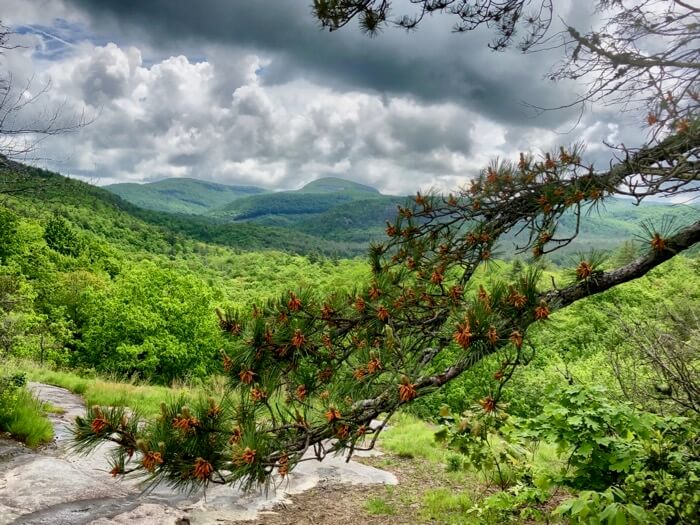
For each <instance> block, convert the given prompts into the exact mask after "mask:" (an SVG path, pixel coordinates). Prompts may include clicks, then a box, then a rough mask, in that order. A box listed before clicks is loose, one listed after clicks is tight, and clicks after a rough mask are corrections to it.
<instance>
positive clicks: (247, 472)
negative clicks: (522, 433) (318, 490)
mask: <svg viewBox="0 0 700 525" xmlns="http://www.w3.org/2000/svg"><path fill="white" fill-rule="evenodd" d="M529 3H531V2H527V1H523V0H504V1H502V2H478V1H477V2H468V1H464V2H462V1H450V0H447V1H442V0H441V1H433V0H416V1H415V2H413V4H419V5H422V6H423V7H424V9H425V13H429V12H440V11H446V12H448V13H451V14H452V15H457V16H459V17H460V19H462V20H463V21H464V24H465V25H462V26H458V27H457V29H458V30H468V29H471V28H473V27H474V26H475V25H479V24H480V23H490V22H499V23H502V24H508V23H510V22H512V23H513V25H512V26H511V29H512V28H513V27H516V25H517V24H518V23H521V22H522V21H523V19H522V14H521V11H522V7H523V6H524V5H525V4H529ZM657 3H658V2H643V3H642V4H643V5H642V7H641V8H648V9H647V10H646V11H644V12H643V13H642V14H643V15H644V17H647V18H648V17H657V21H658V24H657V25H654V24H655V23H654V22H650V21H649V20H648V19H647V18H644V17H642V19H640V18H639V17H640V16H641V15H640V11H639V10H638V9H637V8H629V9H628V8H626V7H625V3H624V2H607V1H605V0H603V1H602V2H601V6H602V7H611V8H614V9H617V11H616V15H615V16H616V17H617V18H616V20H617V22H618V31H619V35H620V37H619V39H617V40H609V39H606V37H605V35H604V34H602V33H601V34H600V35H599V36H598V37H596V38H593V37H591V36H590V35H588V36H581V35H579V37H580V38H579V37H576V36H575V35H573V36H571V38H573V39H574V40H576V41H578V43H579V44H580V47H579V48H577V49H578V50H576V49H575V50H573V51H572V53H573V55H571V56H570V60H571V62H570V63H571V64H576V63H577V62H576V61H577V60H584V64H589V65H590V64H591V62H588V60H593V58H591V57H595V56H597V58H598V63H597V64H598V66H599V67H601V68H603V69H602V70H601V72H599V73H600V75H599V76H598V77H597V78H598V79H602V78H604V75H605V74H607V73H608V72H609V71H608V70H607V69H605V68H604V67H603V66H605V64H606V63H607V64H608V65H609V66H610V67H613V66H614V64H618V65H619V64H622V67H624V68H625V69H624V71H623V72H621V73H620V71H619V69H618V70H617V73H616V74H617V82H618V83H622V84H620V85H622V86H623V87H620V88H619V89H626V88H625V87H624V86H631V85H633V84H634V82H635V81H636V79H637V78H638V77H637V76H636V75H637V73H639V71H646V72H648V73H649V74H652V75H656V76H655V77H654V78H656V79H657V80H659V81H660V82H661V83H662V84H663V83H665V82H666V80H667V78H666V77H664V78H661V76H663V75H667V74H668V73H669V71H675V73H674V74H673V78H675V83H674V84H673V86H674V87H673V88H670V87H669V89H670V92H669V93H666V92H665V89H664V91H663V92H661V93H662V95H661V96H662V98H661V99H659V98H658V97H659V92H658V89H657V88H658V86H655V85H652V86H651V89H650V90H649V91H647V92H645V93H643V95H645V96H648V98H645V99H644V100H645V102H644V104H645V105H644V106H643V109H644V111H647V110H648V111H649V115H652V113H651V110H654V111H655V113H653V115H654V118H653V119H652V118H648V123H647V124H648V126H649V130H650V139H649V141H648V143H647V144H645V145H642V146H641V147H638V148H635V149H630V148H625V149H621V150H620V156H619V158H618V159H617V161H616V162H613V163H611V165H610V166H607V167H606V169H603V170H598V169H596V168H595V167H593V166H591V165H590V164H588V163H587V162H586V161H585V160H584V159H583V153H582V148H581V147H580V146H571V147H561V148H559V149H558V151H550V152H548V153H544V154H543V155H541V156H540V155H534V154H529V153H525V152H524V153H522V154H520V156H519V158H517V159H511V160H510V161H500V162H494V163H492V164H491V165H490V166H488V167H487V168H486V169H484V170H483V172H482V173H481V174H480V176H479V177H478V178H476V179H475V180H473V181H472V182H471V185H470V186H469V187H466V188H462V189H460V190H458V191H455V192H454V193H452V194H449V195H439V194H418V195H416V196H415V198H414V199H413V200H412V201H410V202H409V203H407V204H406V205H405V206H402V207H400V208H399V209H398V214H397V217H396V219H395V221H393V222H391V223H389V224H387V228H386V234H387V238H386V241H385V242H383V243H381V244H377V245H374V246H372V247H371V250H370V256H369V259H370V263H371V267H372V276H371V278H370V279H369V281H368V282H367V283H365V284H364V285H362V286H358V288H357V289H356V290H354V291H353V292H352V293H336V294H333V295H331V296H329V297H318V296H316V295H315V294H314V293H313V291H312V290H308V289H305V290H289V292H288V293H286V294H284V295H283V296H282V297H279V298H278V299H277V300H273V301H269V302H267V303H266V304H261V305H255V306H253V307H252V308H251V309H250V311H246V312H221V311H220V312H218V315H219V320H220V327H221V329H222V330H223V331H225V332H226V333H227V334H228V337H229V338H230V341H231V343H230V345H229V346H228V347H227V348H226V350H225V351H224V352H223V354H222V362H223V368H224V370H225V372H226V374H227V376H228V379H229V382H230V389H229V391H228V393H227V394H226V395H225V396H224V397H223V398H221V399H207V400H202V401H199V402H197V403H193V404H191V405H190V406H187V405H186V403H185V402H184V401H183V400H180V401H175V402H170V403H163V405H162V413H161V415H160V416H159V417H158V418H156V419H155V420H152V421H145V420H142V418H140V417H139V416H138V414H132V415H129V414H127V413H126V412H125V411H124V410H123V409H120V408H102V407H92V408H90V409H89V410H88V413H87V416H86V417H84V418H79V420H78V422H77V426H76V430H75V437H76V442H77V444H78V446H79V447H80V448H81V449H83V450H90V449H92V448H93V447H94V446H96V445H98V444H100V443H102V442H105V441H111V442H114V443H116V445H117V446H116V447H115V448H114V449H113V457H112V461H113V470H112V473H113V474H114V475H115V476H121V475H126V474H129V473H132V472H136V473H141V474H144V475H146V476H147V477H148V478H149V479H151V480H154V481H161V480H164V481H167V482H170V483H172V484H175V485H184V486H189V487H194V486H199V485H201V484H207V483H233V482H241V483H242V484H243V485H244V486H248V485H252V484H256V483H264V482H266V481H269V480H270V479H271V476H272V475H273V474H275V473H276V474H277V475H279V476H285V475H287V474H288V473H289V471H290V470H291V469H292V468H293V467H294V466H295V465H296V464H297V463H298V462H299V461H301V460H302V459H303V458H304V457H306V456H305V455H307V454H308V452H309V451H312V452H313V455H314V456H315V457H316V458H318V459H321V458H323V457H324V456H325V455H326V454H328V453H333V452H341V451H346V452H349V453H352V452H353V451H354V450H357V449H359V448H366V447H372V446H373V445H374V443H375V441H376V439H377V436H378V435H379V433H380V432H381V430H382V428H383V427H384V424H385V423H386V421H387V420H388V419H389V418H390V417H391V416H392V415H393V414H394V413H395V412H396V411H397V410H399V409H401V407H403V406H404V405H406V404H409V403H411V402H413V401H414V400H416V399H418V398H420V397H422V396H425V395H427V394H429V393H431V392H433V391H435V390H436V389H438V388H440V387H442V386H443V385H445V384H446V383H448V382H450V381H452V380H454V379H456V378H458V377H459V376H460V375H462V374H465V373H469V371H470V369H472V368H473V367H474V366H476V365H477V364H478V363H479V362H480V361H482V360H483V359H485V358H487V357H489V356H497V359H498V360H499V362H500V363H501V366H500V369H499V370H498V371H497V373H496V374H495V375H494V377H493V379H492V381H493V388H492V389H491V391H492V392H493V395H489V396H486V397H484V398H483V399H481V400H475V401H479V403H480V405H481V407H482V409H483V411H484V412H486V413H494V412H495V411H497V410H498V409H499V401H500V400H499V392H500V391H501V388H502V385H503V384H504V382H505V381H507V380H508V378H509V377H511V376H512V374H513V372H514V370H515V369H516V367H518V366H520V365H522V363H523V362H524V361H525V356H524V348H525V346H524V344H525V341H526V338H527V332H528V329H529V328H530V327H531V326H533V325H534V324H537V323H546V322H547V320H548V318H549V317H550V316H551V315H552V313H553V312H555V311H557V310H559V309H561V308H565V307H567V306H568V305H570V304H572V303H574V302H576V301H579V300H582V299H585V298H586V297H589V296H591V295H594V294H598V293H601V292H604V291H606V290H609V289H611V288H613V287H615V286H618V285H620V284H622V283H625V282H628V281H630V280H633V279H636V278H639V277H641V276H643V275H645V274H646V273H647V272H649V271H650V270H652V269H653V268H655V267H657V266H658V265H660V264H662V263H663V262H665V261H667V260H669V259H671V258H672V257H674V256H676V255H678V254H679V253H681V252H683V251H684V250H686V249H688V248H690V247H692V246H693V245H695V244H696V243H698V242H700V220H698V221H696V222H694V223H692V224H689V225H686V226H683V227H679V228H674V227H672V225H669V224H666V225H663V224H662V225H657V226H654V225H647V229H646V232H645V234H644V235H645V237H644V238H643V242H642V246H641V250H640V253H639V255H638V256H637V257H634V258H633V259H632V260H630V261H626V263H625V264H624V265H623V266H620V267H618V268H614V269H612V270H605V269H603V268H602V267H601V266H600V260H599V257H597V255H596V254H592V255H591V256H583V257H581V259H580V260H579V261H578V262H577V264H576V265H575V267H574V268H573V269H572V272H571V281H570V282H568V283H566V284H565V285H560V286H558V287H547V286H546V285H547V283H544V282H543V281H542V279H541V278H540V274H539V272H538V270H537V269H536V267H535V266H533V267H530V268H529V269H527V270H526V271H523V272H521V273H519V274H513V275H512V276H511V279H510V280H508V279H506V278H502V279H501V280H493V281H491V282H490V283H488V284H482V285H475V284H474V277H475V273H476V272H477V270H478V269H480V268H482V267H485V268H486V270H488V267H489V265H490V264H491V263H492V261H493V259H494V254H495V253H496V250H497V247H498V241H499V239H501V238H502V237H503V236H504V235H505V234H507V233H509V232H510V233H513V232H521V235H520V237H519V238H521V239H524V241H523V242H522V246H520V248H521V251H522V252H529V253H530V254H531V255H532V257H534V258H535V259H538V258H540V257H542V256H544V255H545V254H547V253H550V252H552V251H554V250H556V249H559V248H561V247H563V246H565V245H567V244H568V243H570V242H571V241H572V240H573V237H575V233H574V235H573V236H566V235H562V234H561V232H560V228H559V224H560V220H561V219H562V217H563V216H564V215H573V216H574V217H575V218H576V224H577V226H578V225H580V223H581V222H582V221H585V220H587V219H586V217H587V214H586V213H587V212H588V211H589V210H590V209H592V208H596V207H597V206H599V205H600V204H601V203H603V202H604V201H605V199H606V198H608V197H610V196H612V195H632V196H634V197H635V198H637V199H638V200H642V199H644V198H646V197H648V196H652V195H653V196H669V195H678V194H679V193H681V192H690V191H696V188H697V182H698V181H699V180H700V174H699V173H698V164H697V163H698V154H699V153H700V121H699V120H698V104H697V96H698V95H697V93H698V91H697V82H696V81H694V80H690V79H694V78H697V71H698V70H700V60H698V53H700V52H699V51H698V50H697V49H694V48H693V49H691V44H690V43H689V42H692V41H693V40H692V39H690V40H689V41H688V40H687V39H685V40H684V38H685V37H683V36H682V35H680V34H679V33H675V31H676V30H678V31H681V30H682V28H684V27H686V26H688V28H686V29H685V31H686V33H688V32H690V33H692V32H693V31H697V30H698V29H697V27H700V25H696V26H692V27H690V26H691V25H692V24H690V21H692V20H697V18H698V14H699V13H700V10H697V9H695V8H693V7H692V6H689V5H687V4H685V3H682V2H678V1H676V2H668V3H667V4H668V5H669V6H671V7H673V9H676V11H674V12H670V14H669V12H667V11H659V10H655V8H653V7H654V6H653V5H652V4H657ZM662 3H663V2H662ZM486 4H488V6H490V7H488V10H487V11H483V8H482V10H480V8H478V6H484V5H486ZM390 5H391V2H390V1H387V0H360V1H356V0H318V1H316V2H315V7H316V14H317V16H318V17H319V19H320V20H321V21H322V23H323V24H324V25H326V26H328V27H331V28H340V27H342V26H343V25H345V24H346V23H347V22H348V21H350V20H351V19H352V18H353V17H355V16H360V17H362V23H363V24H364V26H365V27H366V28H367V29H369V30H372V29H376V27H378V26H379V25H381V23H382V22H383V21H385V20H386V13H388V12H389V11H388V7H389V6H390ZM543 5H545V7H546V6H547V5H549V6H550V7H551V4H550V3H549V2H543ZM460 6H461V9H458V8H459V7H460ZM468 6H472V7H473V10H472V11H468V10H466V9H467V8H468ZM499 9H500V11H499ZM514 10H515V11H514ZM674 13H675V14H674ZM401 20H403V22H402V23H401V24H400V25H403V26H404V27H415V24H417V23H419V22H420V18H416V19H414V20H413V21H411V20H409V19H401ZM640 20H641V22H640ZM472 22H473V23H472ZM525 22H528V21H527V20H526V21H525ZM640 23H641V24H642V26H641V27H647V26H648V27H650V28H654V30H655V31H668V34H669V39H668V40H667V41H668V42H671V43H670V44H669V46H671V47H669V49H667V50H662V51H660V52H659V53H658V55H657V57H656V58H658V60H666V61H667V62H668V64H667V66H668V67H666V68H662V69H663V72H661V73H660V72H659V71H658V67H657V66H656V65H652V63H651V62H649V61H648V60H647V59H646V58H645V59H642V58H640V57H638V56H637V57H635V56H634V55H633V54H632V52H631V51H629V50H628V49H627V48H625V44H626V43H629V42H631V44H630V46H632V47H633V45H634V40H625V39H626V38H628V37H629V38H633V36H634V35H632V33H626V32H625V31H626V29H628V30H629V31H633V30H634V28H639V27H640ZM619 24H622V25H619ZM625 24H627V25H625ZM645 24H646V25H645ZM546 25H547V24H545V25H543V26H541V27H542V28H543V29H546ZM679 28H680V29H679ZM511 29H509V28H508V26H507V25H506V26H505V27H504V26H502V25H501V26H499V27H498V28H497V33H498V35H497V37H498V38H502V37H505V38H506V40H505V43H506V44H507V43H508V42H510V39H511V38H512V36H513V35H514V34H515V32H514V30H512V31H511ZM537 34H539V33H535V35H537ZM570 35H571V34H570ZM626 35H627V36H626ZM674 35H675V36H677V37H678V41H677V42H676V43H675V44H674V43H673V42H674V41H673V38H674ZM686 36H687V35H686ZM532 38H534V39H536V40H537V39H539V38H540V37H535V36H532ZM683 42H685V44H683ZM577 45H578V44H577ZM607 45H612V46H617V47H616V48H615V49H610V48H607V47H606V46H607ZM683 45H685V47H683ZM616 53H617V55H616ZM584 55H585V56H584ZM586 56H587V57H588V58H586ZM606 60H607V61H608V62H606ZM658 63H659V62H658V61H657V62H656V63H655V64H657V65H658ZM572 67H574V66H572ZM615 67H617V66H615ZM634 68H640V69H636V70H635V69H634ZM655 68H656V69H655ZM674 68H675V69H674ZM563 71H564V70H563ZM591 71H593V72H596V70H595V69H593V70H591ZM655 71H656V73H655ZM626 75H630V77H629V78H628V77H627V76H626ZM659 75H661V76H659ZM627 81H629V82H631V84H625V82H627ZM684 81H687V82H686V83H685V84H684V83H683V82H684ZM677 87H680V88H682V89H681V91H678V92H676V91H674V90H675V89H676V88H677ZM608 88H610V86H609V85H607V87H604V88H602V89H604V90H605V89H608ZM683 89H684V90H683ZM618 92H619V91H616V90H615V89H612V88H610V90H609V92H608V93H607V94H609V95H613V96H614V94H615V93H618ZM591 93H595V92H591ZM597 93H598V94H599V95H601V96H604V95H605V94H606V93H605V92H603V91H598V92H597ZM655 94H656V95H655ZM591 96H594V95H591ZM576 231H578V227H577V228H576ZM438 361H439V362H440V363H441V365H440V366H438V365H437V362H438ZM445 363H447V364H446V365H445ZM375 420H380V421H382V423H380V424H379V425H376V424H372V423H373V421H375Z"/></svg>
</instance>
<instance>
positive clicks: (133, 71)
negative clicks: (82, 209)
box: [0, 0, 638, 194]
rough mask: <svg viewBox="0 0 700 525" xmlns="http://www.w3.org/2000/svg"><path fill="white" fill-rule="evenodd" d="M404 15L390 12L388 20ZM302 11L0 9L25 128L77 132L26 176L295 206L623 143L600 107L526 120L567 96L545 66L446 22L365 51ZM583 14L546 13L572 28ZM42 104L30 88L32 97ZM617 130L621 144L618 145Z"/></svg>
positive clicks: (5, 61)
mask: <svg viewBox="0 0 700 525" xmlns="http://www.w3.org/2000/svg"><path fill="white" fill-rule="evenodd" d="M402 3H404V1H403V0H397V4H399V7H400V4H402ZM309 4H310V1H307V0H197V1H196V2H192V1H190V0H149V1H148V2H143V1H140V0H111V1H109V0H2V7H0V21H2V23H3V24H4V25H6V26H9V27H10V28H11V29H12V30H13V31H14V32H15V33H16V35H15V36H14V38H15V42H16V43H20V44H22V46H23V47H21V48H18V49H14V50H12V51H8V52H6V53H5V54H4V56H2V57H0V71H1V72H3V73H4V72H8V71H9V73H10V74H11V76H12V79H13V83H14V84H15V86H25V85H27V82H28V81H31V83H30V85H29V89H28V90H27V92H26V93H25V94H24V96H25V98H29V97H32V96H35V95H36V94H37V93H38V92H39V91H44V93H43V95H42V96H41V97H40V98H39V99H38V100H37V101H36V103H34V104H32V105H31V108H30V111H33V112H38V111H44V112H46V111H51V110H52V109H53V108H55V107H59V106H60V107H61V109H62V115H63V116H64V118H70V117H71V116H72V117H73V118H75V116H76V115H83V114H84V115H86V116H87V118H88V120H91V123H90V125H88V126H86V127H85V128H84V129H82V130H81V131H80V132H78V133H75V134H70V135H62V136H59V137H54V138H51V139H49V140H46V141H44V142H42V143H41V144H40V149H39V150H38V151H36V152H34V153H33V155H34V163H36V164H40V165H43V166H45V167H49V168H51V169H55V170H57V171H60V172H61V173H64V174H67V175H71V176H76V177H81V178H85V179H88V180H90V181H92V182H95V183H97V184H109V183H114V182H143V181H153V180H159V179H163V178H167V177H194V178H199V179H205V180H211V181H217V182H223V183H229V184H254V185H258V186H263V187H266V188H273V189H295V188H299V187H301V186H302V185H303V184H305V183H307V182H309V181H311V180H314V179H316V178H319V177H323V176H340V177H344V178H348V179H351V180H354V181H357V182H362V183H366V184H370V185H373V186H375V187H377V188H379V189H380V190H382V191H383V192H386V193H395V194H399V193H409V192H414V191H415V190H417V189H419V188H424V189H425V188H429V187H433V188H439V189H450V188H455V187H457V186H459V185H461V184H463V183H464V182H465V181H467V180H468V179H469V178H471V177H473V176H474V175H475V174H476V173H478V171H479V170H480V169H481V168H483V167H484V166H485V165H486V164H487V163H488V162H489V160H490V159H493V158H494V157H501V158H503V157H508V158H516V157H517V153H518V152H519V151H534V152H537V151H542V150H544V149H548V148H553V147H556V146H557V145H558V144H569V143H572V142H575V141H578V140H586V141H587V143H588V144H589V146H588V153H589V155H590V157H591V158H592V159H595V160H597V161H598V162H603V159H604V158H605V156H606V155H607V153H606V148H605V146H603V144H602V142H603V141H608V142H620V141H625V139H629V138H632V139H633V138H634V135H635V134H637V133H638V126H637V125H636V124H634V123H633V124H632V125H631V126H630V125H623V124H624V119H625V118H627V117H625V116H621V115H620V113H619V111H617V110H616V108H602V107H598V108H595V107H594V108H589V109H588V110H587V111H586V112H585V113H584V115H583V118H582V120H581V122H580V123H579V125H578V126H576V127H575V128H574V129H573V131H571V128H572V126H573V124H574V123H575V122H576V120H577V118H578V116H579V115H578V113H577V112H576V111H556V112H546V113H544V114H543V115H539V116H538V115H536V114H535V113H534V112H533V111H532V110H531V109H529V108H528V105H527V104H528V103H529V104H534V105H538V106H556V105H559V104H562V103H566V102H568V101H570V100H573V99H574V98H575V95H576V93H577V92H580V91H581V86H577V85H575V84H573V83H569V84H553V83H551V82H549V81H548V80H546V79H545V77H546V73H547V71H548V69H549V68H550V67H551V65H552V64H553V63H554V62H555V61H556V60H557V59H558V58H561V56H560V55H559V51H552V52H549V53H538V54H533V55H527V56H524V55H522V54H520V53H518V52H517V51H508V52H505V53H494V52H492V51H490V50H489V49H488V47H487V43H488V42H489V40H490V38H491V37H492V35H491V34H490V33H489V31H488V30H486V29H485V30H479V31H476V32H473V33H469V34H453V33H451V32H450V27H451V25H452V23H453V22H452V21H451V20H450V19H449V17H444V16H443V17H433V18H430V19H427V20H426V21H425V22H424V23H423V25H422V26H420V28H419V29H418V31H416V32H413V33H410V34H408V33H405V32H403V31H400V30H395V29H385V30H384V31H383V32H382V33H381V34H379V35H378V36H377V37H374V38H368V37H367V36H365V35H363V34H362V33H361V32H360V31H359V30H358V29H357V28H356V27H355V26H354V25H351V26H348V27H347V28H346V29H344V30H342V31H338V32H333V33H328V32H324V31H322V30H320V29H319V28H318V24H317V22H316V21H315V20H314V19H313V17H312V15H311V11H310V8H309ZM582 4H587V2H574V1H573V0H570V1H567V0H562V1H561V2H557V9H558V10H559V11H557V13H556V14H557V16H559V17H561V18H563V19H565V20H570V21H572V23H574V25H577V26H580V28H581V29H583V30H586V29H588V28H589V27H590V26H591V24H594V23H595V21H594V20H592V19H591V18H590V13H588V12H587V10H586V6H583V7H581V6H582ZM47 85H48V86H49V88H48V89H44V88H45V87H46V86H47ZM623 130H625V133H627V134H628V135H630V136H627V137H626V136H623V135H624V134H623Z"/></svg>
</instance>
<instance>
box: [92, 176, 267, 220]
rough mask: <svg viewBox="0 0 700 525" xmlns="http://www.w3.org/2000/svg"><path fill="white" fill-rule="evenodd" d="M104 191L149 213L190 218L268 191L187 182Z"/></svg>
mask: <svg viewBox="0 0 700 525" xmlns="http://www.w3.org/2000/svg"><path fill="white" fill-rule="evenodd" d="M104 188H105V189H106V190H108V191H111V192H112V193H115V194H117V195H119V196H120V197H121V198H123V199H124V200H126V201H129V202H130V203H132V204H135V205H136V206H140V207H142V208H146V209H148V210H157V211H167V212H171V213H190V214H203V213H206V212H207V211H209V210H211V209H213V208H217V207H219V206H223V205H224V204H227V203H229V202H231V201H233V200H235V199H238V198H241V197H246V196H248V195H256V194H260V193H265V192H266V191H267V190H264V189H262V188H257V187H255V186H229V185H226V184H217V183H214V182H207V181H202V180H197V179H188V178H175V179H165V180H161V181H158V182H149V183H146V184H135V183H122V184H111V185H109V186H104Z"/></svg>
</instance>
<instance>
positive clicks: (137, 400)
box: [14, 361, 225, 417]
mask: <svg viewBox="0 0 700 525" xmlns="http://www.w3.org/2000/svg"><path fill="white" fill-rule="evenodd" d="M14 366H15V367H16V369H17V370H19V371H22V372H24V373H26V374H27V377H28V378H29V379H30V380H31V381H38V382H41V383H47V384H50V385H55V386H60V387H62V388H65V389H67V390H70V391H71V392H73V393H75V394H79V395H81V396H83V398H84V399H85V403H86V404H87V405H88V406H92V405H100V406H123V407H128V408H131V409H132V410H135V411H138V412H139V413H140V414H142V415H143V416H146V417H153V416H157V415H158V414H159V413H160V404H161V402H163V401H167V400H169V399H172V398H177V397H180V396H184V397H185V398H192V399H194V398H196V397H198V396H199V395H201V394H202V393H203V391H204V390H207V391H208V392H209V393H210V395H216V394H220V393H222V392H223V389H224V388H225V386H224V384H223V381H221V380H220V378H216V377H214V378H212V379H210V381H209V382H208V383H207V384H206V385H205V386H202V385H198V386H194V385H186V384H176V385H173V386H171V387H166V386H155V385H147V384H138V383H136V382H120V381H116V380H109V379H108V378H102V377H97V376H95V375H89V376H82V375H78V374H77V373H75V372H68V371H63V370H51V369H48V368H42V367H40V366H38V365H36V364H35V363H32V362H24V361H23V362H17V363H15V364H14Z"/></svg>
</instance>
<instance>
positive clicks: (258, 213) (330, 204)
mask: <svg viewBox="0 0 700 525" xmlns="http://www.w3.org/2000/svg"><path fill="white" fill-rule="evenodd" d="M397 199H399V200H404V199H405V198H404V197H389V196H387V195H382V194H381V193H379V191H378V190H376V189H375V188H372V187H370V186H365V185H363V184H358V183H356V182H351V181H348V180H343V179H337V178H332V177H328V178H323V179H318V180H315V181H313V182H310V183H309V184H307V185H306V186H304V187H303V188H301V189H300V190H294V191H280V192H275V193H265V194H262V195H251V196H249V197H243V198H241V199H237V200H235V201H233V202H231V203H229V204H227V205H225V206H222V207H220V208H217V209H215V210H212V211H211V212H210V213H209V215H212V216H214V217H218V218H221V219H225V220H227V221H234V222H239V221H254V222H257V223H260V224H268V225H274V226H292V225H297V224H298V223H300V222H304V223H305V224H311V225H312V227H311V228H310V229H311V230H313V229H314V228H313V223H314V222H315V221H316V220H317V219H321V215H324V216H325V214H327V213H332V211H333V210H335V209H336V208H339V207H341V208H342V207H347V206H351V209H352V210H353V213H354V214H357V212H358V210H362V209H364V206H362V205H360V204H359V202H360V201H361V202H362V203H363V204H364V203H365V201H367V202H369V203H371V204H374V203H377V202H390V203H393V202H395V201H396V200H397ZM382 220H383V219H382ZM293 227H294V229H309V228H308V227H300V228H297V227H296V226H293ZM365 238H366V236H365Z"/></svg>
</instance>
